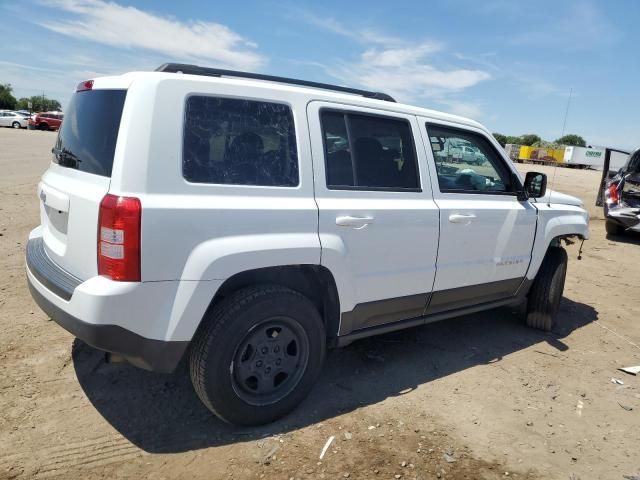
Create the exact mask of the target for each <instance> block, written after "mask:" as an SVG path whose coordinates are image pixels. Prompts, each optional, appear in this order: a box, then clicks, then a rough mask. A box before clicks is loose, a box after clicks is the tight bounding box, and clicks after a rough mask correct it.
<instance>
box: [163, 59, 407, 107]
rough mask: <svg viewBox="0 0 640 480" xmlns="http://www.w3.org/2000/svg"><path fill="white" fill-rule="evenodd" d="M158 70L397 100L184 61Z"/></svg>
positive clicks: (377, 94)
mask: <svg viewBox="0 0 640 480" xmlns="http://www.w3.org/2000/svg"><path fill="white" fill-rule="evenodd" d="M156 72H169V73H185V74H188V75H204V76H207V77H237V78H251V79H253V80H266V81H269V82H278V83H288V84H291V85H301V86H303V87H312V88H321V89H323V90H333V91H336V92H344V93H353V94H355V95H362V96H363V97H367V98H374V99H377V100H385V101H387V102H395V100H394V99H393V97H391V96H390V95H387V94H386V93H382V92H370V91H367V90H360V89H358V88H349V87H341V86H339V85H330V84H328V83H319V82H309V81H307V80H298V79H295V78H286V77H276V76H273V75H262V74H261V73H250V72H238V71H235V70H223V69H221V68H208V67H199V66H198V65H188V64H184V63H165V64H164V65H160V66H159V67H158V68H156Z"/></svg>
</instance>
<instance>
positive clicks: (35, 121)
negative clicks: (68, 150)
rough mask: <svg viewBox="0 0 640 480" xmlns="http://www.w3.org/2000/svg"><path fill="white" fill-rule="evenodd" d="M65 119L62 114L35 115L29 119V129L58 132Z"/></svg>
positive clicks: (45, 113) (46, 113)
mask: <svg viewBox="0 0 640 480" xmlns="http://www.w3.org/2000/svg"><path fill="white" fill-rule="evenodd" d="M63 118H64V115H63V113H62V112H40V113H34V114H33V115H31V118H30V119H29V127H31V128H37V129H38V130H58V129H59V128H60V124H61V123H62V119H63Z"/></svg>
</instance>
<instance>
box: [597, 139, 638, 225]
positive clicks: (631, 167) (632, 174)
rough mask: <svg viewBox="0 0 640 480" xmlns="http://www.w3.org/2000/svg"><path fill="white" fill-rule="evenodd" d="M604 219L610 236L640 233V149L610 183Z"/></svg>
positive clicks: (632, 154) (606, 194)
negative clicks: (631, 232)
mask: <svg viewBox="0 0 640 480" xmlns="http://www.w3.org/2000/svg"><path fill="white" fill-rule="evenodd" d="M604 217H605V219H606V230H607V234H609V235H622V234H623V233H624V232H626V231H635V232H640V149H637V150H635V151H633V152H632V153H631V154H630V155H629V160H627V163H625V165H624V166H623V167H622V168H621V169H620V170H619V171H618V173H617V174H616V175H615V176H614V177H613V178H612V179H611V180H610V181H609V183H608V185H607V188H606V190H605V202H604Z"/></svg>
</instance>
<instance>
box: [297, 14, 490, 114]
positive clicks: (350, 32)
mask: <svg viewBox="0 0 640 480" xmlns="http://www.w3.org/2000/svg"><path fill="white" fill-rule="evenodd" d="M295 12H296V14H297V18H301V19H303V20H305V21H306V22H307V23H309V24H311V25H314V26H316V27H319V28H321V29H323V30H326V31H328V32H331V33H334V34H336V35H340V36H342V37H345V38H348V39H351V40H353V41H355V42H357V43H359V44H361V45H363V47H364V51H363V52H362V53H360V55H359V56H358V58H357V59H355V60H353V59H346V58H341V59H338V60H335V61H333V62H332V63H331V66H330V67H329V66H328V65H327V64H323V65H322V68H323V69H324V70H325V72H326V73H327V74H328V75H331V76H333V77H335V78H337V79H339V80H340V81H341V82H344V83H345V84H348V85H354V86H356V85H357V86H361V87H363V88H366V89H369V90H375V91H382V92H385V93H389V94H390V95H391V96H393V97H394V98H396V99H397V100H399V101H404V102H412V101H416V100H417V99H420V98H429V99H431V100H433V101H436V102H438V103H440V104H443V105H446V106H447V107H449V108H451V109H452V110H455V111H456V112H457V113H463V114H471V116H475V117H478V116H479V115H480V109H479V108H478V107H477V105H475V104H471V103H463V102H459V101H453V100H451V99H450V98H449V96H450V95H455V94H456V93H457V92H460V91H462V90H464V89H466V88H469V87H472V86H474V85H476V84H478V83H479V82H482V81H484V80H488V79H489V78H491V75H490V74H489V73H488V72H486V71H485V70H481V69H478V68H442V67H439V66H437V64H438V62H437V61H436V60H435V58H433V57H434V56H435V55H436V54H438V53H442V52H444V51H445V45H444V44H442V43H441V42H436V41H422V42H412V41H409V40H407V39H404V38H400V37H396V36H392V35H388V34H386V33H384V32H381V31H378V30H376V29H372V28H361V27H358V26H354V25H346V24H344V23H341V22H339V21H337V20H335V19H334V18H331V17H321V16H318V15H315V14H313V13H311V12H309V11H306V10H300V9H296V10H295ZM451 58H457V59H458V60H464V59H463V58H460V57H456V56H455V55H452V56H450V58H449V59H448V61H450V60H451Z"/></svg>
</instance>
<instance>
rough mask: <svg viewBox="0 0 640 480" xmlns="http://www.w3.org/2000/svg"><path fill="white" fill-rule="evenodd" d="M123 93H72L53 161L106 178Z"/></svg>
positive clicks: (124, 94)
mask: <svg viewBox="0 0 640 480" xmlns="http://www.w3.org/2000/svg"><path fill="white" fill-rule="evenodd" d="M126 95H127V91H126V90H88V91H84V92H77V93H75V94H74V95H73V97H72V98H71V102H70V103H69V106H68V107H67V109H66V110H65V112H66V119H65V121H64V122H62V127H61V128H60V132H59V133H58V139H57V141H56V144H55V147H54V148H53V161H54V162H56V163H58V164H59V165H60V166H62V167H68V168H73V169H75V170H80V171H82V172H87V173H92V174H95V175H102V176H104V177H110V176H111V169H112V168H113V155H114V153H115V149H116V141H117V140H118V130H119V129H120V117H122V107H123V106H124V100H125V97H126Z"/></svg>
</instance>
